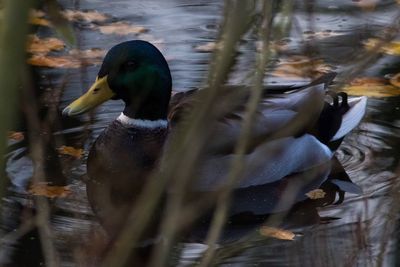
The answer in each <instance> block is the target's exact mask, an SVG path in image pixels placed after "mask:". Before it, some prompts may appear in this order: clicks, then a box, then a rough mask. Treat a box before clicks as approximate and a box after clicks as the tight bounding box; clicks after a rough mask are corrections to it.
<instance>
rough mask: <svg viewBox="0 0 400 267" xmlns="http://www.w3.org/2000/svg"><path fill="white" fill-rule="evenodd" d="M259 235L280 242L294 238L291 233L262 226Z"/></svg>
mask: <svg viewBox="0 0 400 267" xmlns="http://www.w3.org/2000/svg"><path fill="white" fill-rule="evenodd" d="M260 234H261V235H263V236H266V237H273V238H276V239H281V240H294V238H295V236H296V235H295V234H294V233H293V232H291V231H288V230H284V229H279V228H275V227H269V226H262V227H261V228H260Z"/></svg>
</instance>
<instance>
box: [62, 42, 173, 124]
mask: <svg viewBox="0 0 400 267" xmlns="http://www.w3.org/2000/svg"><path fill="white" fill-rule="evenodd" d="M171 80H172V79H171V73H170V71H169V67H168V64H167V62H166V60H165V58H164V57H163V55H162V54H161V52H160V51H159V50H158V49H157V48H156V47H155V46H153V45H152V44H150V43H148V42H146V41H139V40H135V41H128V42H123V43H120V44H118V45H116V46H114V47H113V48H111V49H110V51H108V53H107V55H106V56H105V58H104V60H103V64H102V66H101V68H100V71H99V73H98V75H97V78H96V81H95V83H94V84H93V85H92V86H91V88H90V89H89V91H87V92H86V94H84V95H83V96H81V97H80V98H78V99H77V100H75V101H74V102H73V103H71V104H70V105H69V106H67V107H66V108H65V109H64V111H63V114H66V115H78V114H82V113H84V112H87V111H89V110H91V109H92V108H94V107H96V106H98V105H100V104H101V103H103V102H105V101H107V100H108V99H122V100H123V101H124V102H125V109H124V111H123V112H124V114H125V115H126V116H128V117H131V118H137V119H146V120H157V119H165V118H166V117H167V112H168V103H169V99H170V95H171V87H172V81H171Z"/></svg>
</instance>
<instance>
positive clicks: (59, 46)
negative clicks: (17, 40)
mask: <svg viewBox="0 0 400 267" xmlns="http://www.w3.org/2000/svg"><path fill="white" fill-rule="evenodd" d="M64 47H65V44H64V42H63V41H61V40H60V39H57V38H53V37H50V38H43V39H40V38H39V37H38V36H36V35H29V36H28V47H27V50H28V52H29V53H32V54H38V53H42V54H46V53H49V52H50V51H60V50H63V49H64Z"/></svg>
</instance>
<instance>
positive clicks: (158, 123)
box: [117, 112, 168, 129]
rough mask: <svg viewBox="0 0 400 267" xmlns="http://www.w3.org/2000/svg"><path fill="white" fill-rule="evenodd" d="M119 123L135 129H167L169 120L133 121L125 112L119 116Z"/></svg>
mask: <svg viewBox="0 0 400 267" xmlns="http://www.w3.org/2000/svg"><path fill="white" fill-rule="evenodd" d="M117 121H119V122H120V123H122V124H123V125H124V126H127V127H135V128H145V129H157V128H167V127H168V121H167V120H161V119H160V120H141V119H132V118H130V117H128V116H126V115H125V114H124V113H123V112H121V115H119V116H118V118H117Z"/></svg>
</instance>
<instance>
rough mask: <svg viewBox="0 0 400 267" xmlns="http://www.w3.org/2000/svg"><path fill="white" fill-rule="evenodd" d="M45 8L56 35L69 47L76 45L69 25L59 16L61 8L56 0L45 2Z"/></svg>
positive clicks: (46, 0)
mask: <svg viewBox="0 0 400 267" xmlns="http://www.w3.org/2000/svg"><path fill="white" fill-rule="evenodd" d="M44 2H45V7H46V8H47V13H48V15H49V17H50V20H51V22H52V23H53V25H54V28H55V30H56V31H57V33H58V34H59V35H60V36H61V37H62V38H63V39H64V40H65V42H66V43H67V44H69V45H71V46H73V45H75V44H76V38H75V34H74V30H73V28H72V26H71V23H70V22H69V21H68V20H67V19H66V18H65V17H64V16H63V14H61V10H62V8H61V6H60V4H59V3H58V2H57V0H45V1H44Z"/></svg>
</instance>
